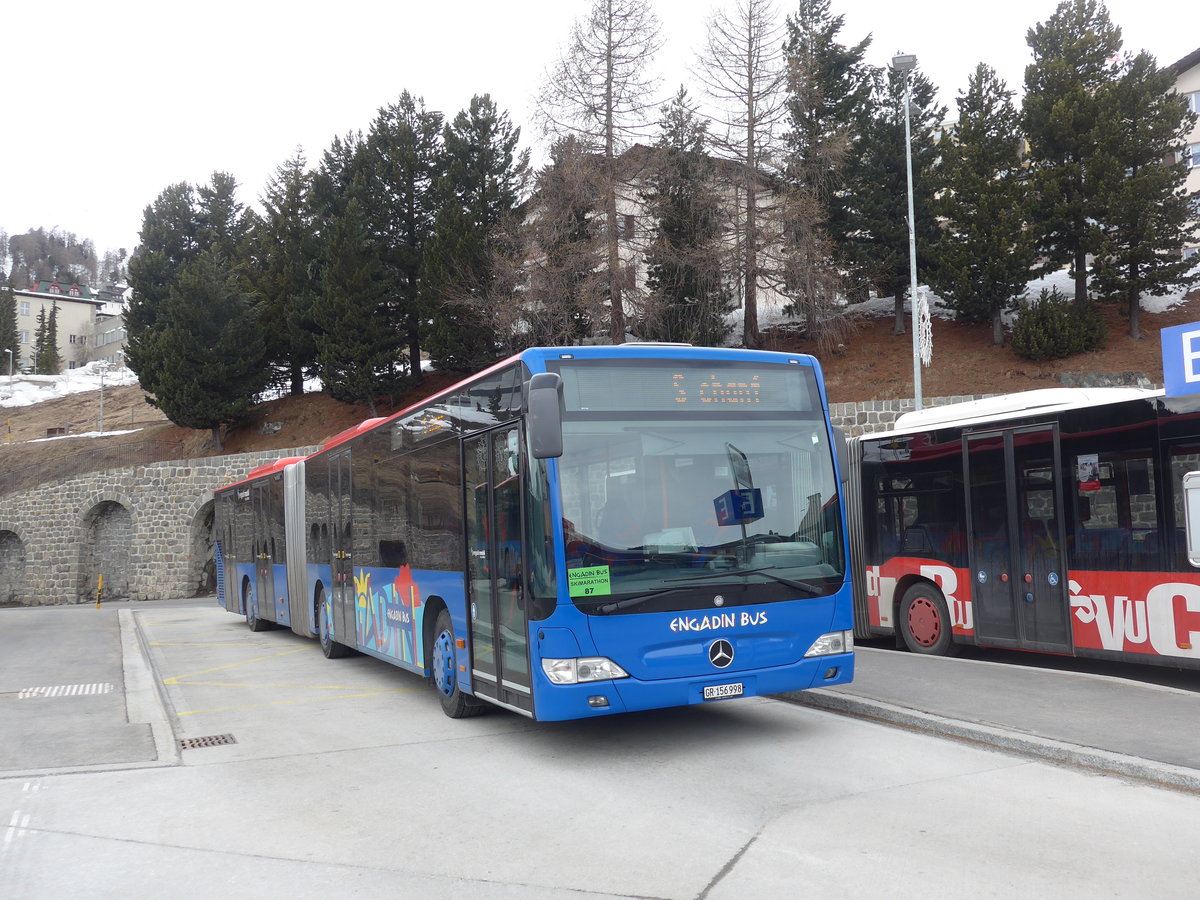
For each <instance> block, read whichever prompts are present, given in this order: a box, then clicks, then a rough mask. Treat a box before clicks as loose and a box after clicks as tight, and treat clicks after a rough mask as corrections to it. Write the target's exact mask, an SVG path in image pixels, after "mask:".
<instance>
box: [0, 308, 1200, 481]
mask: <svg viewBox="0 0 1200 900" xmlns="http://www.w3.org/2000/svg"><path fill="white" fill-rule="evenodd" d="M1104 314H1105V316H1106V317H1107V321H1108V345H1107V346H1106V347H1105V348H1104V349H1103V350H1099V351H1096V352H1094V353H1087V354H1080V355H1078V356H1072V357H1069V358H1068V359H1063V360H1054V361H1051V362H1045V363H1034V362H1030V361H1029V360H1023V359H1021V358H1020V357H1018V356H1016V355H1015V354H1014V353H1013V352H1012V351H1011V350H1010V349H1009V348H1008V347H1007V346H1005V347H993V346H992V344H991V331H990V328H988V327H986V326H971V325H963V324H961V323H958V322H954V321H948V320H943V319H935V320H934V322H933V363H932V365H931V366H930V367H929V368H927V369H924V370H923V372H922V388H923V395H924V396H925V397H943V396H953V395H959V394H995V393H1006V392H1010V391H1020V390H1029V389H1033V388H1042V387H1057V386H1060V385H1061V384H1062V383H1064V382H1063V379H1068V380H1069V379H1070V377H1071V376H1080V375H1091V374H1121V373H1127V372H1132V373H1139V374H1142V375H1144V376H1146V377H1148V378H1149V379H1150V380H1151V381H1153V382H1155V383H1160V382H1161V381H1162V361H1161V352H1160V348H1159V338H1158V332H1159V330H1160V329H1162V328H1166V327H1170V326H1173V325H1179V324H1183V323H1187V322H1195V321H1200V292H1193V293H1192V294H1191V295H1190V299H1189V300H1187V301H1185V302H1184V303H1181V304H1179V305H1177V306H1175V307H1174V308H1172V309H1170V310H1167V311H1166V312H1161V313H1143V315H1142V331H1143V333H1144V334H1145V337H1144V338H1143V339H1142V340H1140V341H1135V340H1133V339H1132V338H1130V337H1129V336H1128V324H1127V322H1126V320H1125V318H1124V316H1123V315H1122V314H1121V312H1120V310H1118V309H1116V308H1115V307H1105V308H1104ZM852 322H853V326H854V330H853V333H852V334H851V336H850V338H849V339H848V340H847V341H846V346H845V349H844V350H842V351H841V352H838V353H828V354H826V353H821V352H819V351H818V350H817V348H816V347H815V345H813V344H812V343H811V342H808V341H803V340H796V339H794V338H789V337H787V336H786V335H783V334H780V333H775V334H773V335H772V336H771V338H770V345H769V348H770V349H775V350H785V351H790V352H802V353H813V354H814V355H816V356H818V357H819V358H820V360H821V365H822V368H823V370H824V373H825V380H826V385H827V388H828V392H829V398H830V400H831V401H833V402H850V401H864V400H886V399H897V398H905V397H911V396H912V338H911V336H909V335H900V336H896V335H893V334H892V320H891V318H890V317H870V316H863V317H858V318H856V319H854V320H852ZM453 380H455V379H454V378H453V377H451V376H446V375H434V374H430V375H428V376H427V378H426V383H425V385H423V386H422V387H421V388H419V389H418V390H415V391H411V392H408V393H407V394H404V395H402V396H398V397H396V398H394V399H393V400H391V401H388V400H387V399H386V398H385V399H383V400H382V401H381V402H380V403H379V404H378V406H377V411H378V413H379V414H380V415H388V414H390V413H392V412H396V411H398V410H400V409H403V408H404V407H406V406H409V405H411V404H412V403H414V402H416V401H417V400H419V399H421V398H423V397H425V396H428V395H429V394H432V393H435V392H436V391H438V390H440V389H441V388H443V387H445V386H446V385H448V384H450V383H451V382H452V381H453ZM369 415H370V413H369V411H368V409H367V408H366V407H365V406H363V405H354V404H345V403H339V402H337V401H335V400H332V399H331V398H329V397H328V396H326V395H325V394H321V393H318V394H307V395H304V396H302V397H284V398H282V399H279V400H272V401H270V402H267V403H264V404H262V405H261V406H260V407H259V408H258V409H257V410H256V411H255V418H254V420H253V421H252V422H251V423H250V424H248V425H246V426H243V427H241V428H237V429H234V430H232V431H231V432H230V433H229V434H228V435H227V436H226V438H225V450H224V452H226V453H244V452H250V451H255V450H274V449H281V450H282V449H289V448H293V447H301V446H308V445H312V444H319V443H321V442H323V441H324V440H325V439H326V438H328V437H331V436H332V435H335V434H337V433H338V432H340V431H342V430H344V429H346V428H349V427H351V426H352V425H356V424H357V423H359V422H361V421H362V420H363V419H365V418H367V417H368V416H369ZM0 416H3V420H0V426H2V427H0V473H3V472H4V471H6V470H9V469H10V468H14V467H20V466H23V465H28V464H29V463H30V462H32V461H37V460H46V459H51V458H56V457H60V456H66V455H71V454H76V453H80V452H95V450H96V449H97V447H98V446H99V444H100V443H102V444H103V445H106V446H108V445H112V444H123V443H138V442H143V441H160V442H165V443H166V444H168V445H172V446H175V445H178V447H179V449H180V452H179V454H178V457H187V456H206V455H210V454H212V453H213V452H214V448H213V447H212V446H211V441H210V437H209V434H208V432H207V431H193V430H191V429H187V428H180V427H178V426H176V425H172V424H171V423H170V422H168V421H167V420H166V418H165V417H164V416H163V415H162V413H161V412H160V411H159V410H157V409H156V408H155V407H153V406H151V405H150V404H148V403H147V402H146V400H145V396H144V394H143V392H142V390H141V389H140V388H139V387H138V386H136V385H134V386H126V387H116V388H108V389H106V390H105V392H104V425H105V431H106V432H113V431H117V430H120V431H122V432H126V433H122V434H111V435H106V436H105V437H103V438H90V437H89V438H82V437H80V438H60V439H57V440H49V441H47V440H45V438H46V436H47V431H48V429H64V430H65V431H66V432H67V433H68V434H84V433H88V432H94V431H95V430H96V426H97V420H98V418H99V396H98V393H97V392H95V391H93V392H89V393H83V394H75V395H72V396H69V397H63V398H59V399H55V400H50V401H46V402H44V403H38V404H35V405H33V406H27V407H17V408H13V409H0ZM30 441H35V442H36V443H29V442H30ZM172 455H174V454H172Z"/></svg>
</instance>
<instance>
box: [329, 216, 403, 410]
mask: <svg viewBox="0 0 1200 900" xmlns="http://www.w3.org/2000/svg"><path fill="white" fill-rule="evenodd" d="M326 240H327V242H328V246H327V248H326V250H325V258H326V260H327V263H326V266H325V269H324V273H323V275H322V283H321V295H320V296H319V297H318V298H317V299H316V302H315V303H314V304H313V319H314V320H315V322H316V323H317V325H318V327H319V328H320V329H321V333H320V334H319V335H318V337H317V341H316V343H317V371H318V372H319V374H320V376H321V381H322V383H323V384H324V386H325V391H326V393H328V394H329V396H331V397H333V398H334V399H335V400H340V401H342V402H344V403H357V402H363V403H366V404H367V405H368V407H369V408H370V410H371V415H372V416H374V415H375V397H377V396H379V395H380V394H383V393H386V392H387V391H389V390H391V389H392V388H393V387H394V386H395V384H396V382H397V380H398V377H399V371H398V368H399V366H400V364H401V359H402V337H403V336H402V335H401V334H400V333H399V332H397V331H396V329H395V328H394V327H393V326H392V325H391V323H390V322H389V321H388V317H387V316H386V315H385V314H384V312H385V310H386V307H387V304H388V302H389V299H390V298H391V296H392V293H391V285H392V282H391V281H390V279H389V278H388V274H387V272H386V271H385V269H384V265H383V262H382V261H381V260H380V258H379V257H378V255H376V254H375V252H374V251H373V249H372V246H371V241H370V237H369V232H368V226H367V223H366V221H365V217H364V216H363V214H362V209H361V207H360V205H359V202H358V200H357V199H356V198H351V199H350V201H349V202H348V203H347V204H346V209H345V212H344V213H343V214H342V215H340V216H339V217H338V218H337V219H335V220H334V221H333V222H332V223H331V224H330V227H329V231H328V234H327V235H326Z"/></svg>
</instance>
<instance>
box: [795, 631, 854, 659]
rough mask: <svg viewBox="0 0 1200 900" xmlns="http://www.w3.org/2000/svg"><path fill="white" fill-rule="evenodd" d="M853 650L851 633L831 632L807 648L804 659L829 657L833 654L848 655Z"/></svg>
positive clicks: (852, 635)
mask: <svg viewBox="0 0 1200 900" xmlns="http://www.w3.org/2000/svg"><path fill="white" fill-rule="evenodd" d="M853 649H854V632H853V631H831V632H829V634H823V635H821V636H820V637H819V638H817V639H816V640H815V641H813V645H812V646H811V647H809V648H808V652H807V653H805V654H804V655H805V657H809V656H831V655H832V654H834V653H849V652H850V651H852V650H853Z"/></svg>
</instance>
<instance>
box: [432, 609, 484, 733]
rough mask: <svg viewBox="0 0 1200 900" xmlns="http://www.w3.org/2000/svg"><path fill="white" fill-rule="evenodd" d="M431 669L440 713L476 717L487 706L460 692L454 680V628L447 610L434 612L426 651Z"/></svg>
mask: <svg viewBox="0 0 1200 900" xmlns="http://www.w3.org/2000/svg"><path fill="white" fill-rule="evenodd" d="M428 659H429V660H430V665H431V666H432V668H433V684H434V687H436V688H437V692H438V700H440V701H441V704H442V712H444V713H445V714H446V715H448V716H449V717H450V718H452V719H465V718H467V717H468V716H477V715H479V714H480V713H481V712H483V711H484V710H485V709H486V708H487V707H486V705H485V704H484V703H483V702H482V701H481V700H477V699H476V698H474V697H472V696H470V695H469V694H466V693H464V692H463V690H462V688H461V687H460V686H459V681H458V653H457V652H456V648H455V645H454V628H453V626H452V625H451V622H450V613H449V612H447V611H446V610H444V609H443V610H442V611H441V612H439V613H438V617H437V622H436V624H435V625H434V626H433V646H432V647H430V652H429V654H428Z"/></svg>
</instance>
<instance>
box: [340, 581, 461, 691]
mask: <svg viewBox="0 0 1200 900" xmlns="http://www.w3.org/2000/svg"><path fill="white" fill-rule="evenodd" d="M432 574H435V575H436V574H437V573H432ZM372 581H374V582H375V584H376V585H377V586H376V587H372ZM459 590H461V587H460V588H459ZM354 591H355V598H356V599H355V608H356V615H355V628H356V637H357V640H356V643H361V644H363V645H364V646H365V647H366V648H368V649H370V650H371V651H373V652H374V653H376V654H378V655H380V656H383V657H386V658H388V659H393V660H396V661H398V662H402V663H409V664H411V665H414V666H416V667H417V668H421V669H423V668H425V655H424V652H423V650H422V647H421V628H422V624H423V618H424V616H423V609H424V608H423V606H422V604H421V590H420V587H419V586H418V584H417V582H416V580H415V579H414V577H413V571H412V569H410V568H409V567H408V566H403V567H402V568H401V569H400V570H399V571H398V572H396V573H395V575H394V576H393V574H392V570H390V569H360V570H359V571H358V572H357V574H356V575H355V577H354Z"/></svg>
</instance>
